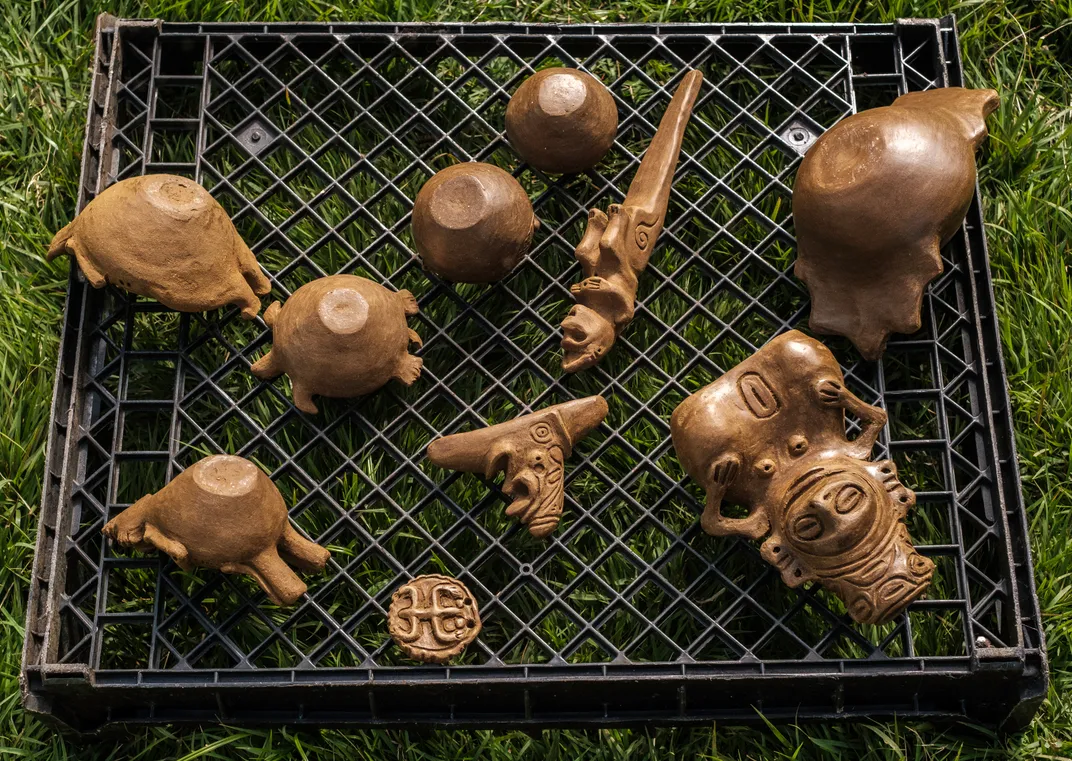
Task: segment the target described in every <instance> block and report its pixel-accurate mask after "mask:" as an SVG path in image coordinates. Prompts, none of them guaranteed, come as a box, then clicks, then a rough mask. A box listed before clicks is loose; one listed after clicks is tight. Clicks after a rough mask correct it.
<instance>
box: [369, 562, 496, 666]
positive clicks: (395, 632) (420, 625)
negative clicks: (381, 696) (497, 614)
mask: <svg viewBox="0 0 1072 761" xmlns="http://www.w3.org/2000/svg"><path fill="white" fill-rule="evenodd" d="M480 628H481V624H480V612H479V611H478V610H477V605H476V598H474V597H473V595H472V593H471V592H470V591H469V590H468V589H467V588H466V586H465V585H464V584H462V583H461V582H460V581H458V580H457V579H452V578H450V577H449V576H441V575H440V574H428V575H426V576H418V577H417V578H415V579H413V581H411V582H409V583H408V584H403V585H402V586H401V587H399V588H398V589H397V590H395V593H394V595H392V597H391V607H390V609H389V610H388V612H387V629H388V631H389V632H390V633H391V638H392V639H394V641H395V643H396V644H397V645H398V646H399V648H401V649H402V652H404V653H405V654H406V655H407V656H408V657H410V658H413V659H414V660H417V661H421V662H422V663H446V662H447V661H449V660H450V659H451V658H455V657H457V656H458V655H461V653H462V651H463V650H465V648H466V646H467V645H468V644H469V643H470V642H472V641H473V640H474V639H476V637H477V635H478V634H480Z"/></svg>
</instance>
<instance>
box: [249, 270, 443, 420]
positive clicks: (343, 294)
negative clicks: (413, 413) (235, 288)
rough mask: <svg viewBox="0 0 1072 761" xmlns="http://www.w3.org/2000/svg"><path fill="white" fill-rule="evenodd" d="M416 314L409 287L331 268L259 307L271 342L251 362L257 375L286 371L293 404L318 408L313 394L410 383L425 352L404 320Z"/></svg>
mask: <svg viewBox="0 0 1072 761" xmlns="http://www.w3.org/2000/svg"><path fill="white" fill-rule="evenodd" d="M415 314H417V300H416V299H415V298H413V294H411V293H410V292H409V291H389V290H387V289H386V288H384V287H383V286H382V285H380V284H379V283H374V282H372V281H371V280H367V279H365V278H363V277H357V276H356V275H332V276H330V277H322V278H319V279H318V280H313V281H312V282H310V283H306V284H305V285H303V286H302V287H301V288H299V289H298V290H296V291H295V292H294V294H293V295H292V296H291V297H290V298H289V299H287V303H286V304H285V305H282V306H281V305H280V303H279V302H278V301H276V302H274V303H273V304H272V305H271V306H270V307H268V309H266V310H265V312H264V321H265V322H266V323H267V324H268V326H269V327H270V328H272V333H273V345H272V350H271V351H269V352H268V353H267V354H265V355H264V356H263V357H261V358H260V359H259V360H257V361H256V362H254V363H253V366H252V367H251V368H250V369H251V370H252V371H253V374H254V375H256V376H257V377H258V378H264V379H268V378H275V377H276V376H278V375H280V374H282V373H286V374H287V375H288V376H290V383H291V386H292V388H293V393H294V406H296V407H297V408H298V409H299V410H301V411H303V412H308V413H312V414H315V413H316V412H317V408H316V405H315V404H313V399H312V397H313V394H319V395H320V396H331V397H344V398H348V397H353V396H363V395H364V394H371V393H372V392H373V391H375V390H376V389H378V388H380V387H381V386H383V385H384V384H385V383H387V381H389V380H391V379H392V378H393V379H395V380H397V381H399V382H400V383H403V384H405V385H406V386H409V385H411V384H412V383H413V382H414V381H415V380H417V378H419V377H420V374H421V364H422V360H421V359H420V358H419V357H415V356H413V355H412V354H410V353H409V345H410V344H411V343H415V344H417V345H418V346H420V345H421V338H420V336H418V335H417V333H416V332H415V331H413V330H411V329H410V328H409V326H407V325H406V317H407V316H412V315H415Z"/></svg>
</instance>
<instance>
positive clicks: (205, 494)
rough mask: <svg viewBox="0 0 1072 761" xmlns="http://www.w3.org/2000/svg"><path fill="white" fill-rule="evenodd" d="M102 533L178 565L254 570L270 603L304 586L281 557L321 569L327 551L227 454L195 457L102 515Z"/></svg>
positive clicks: (245, 465) (267, 486) (244, 464)
mask: <svg viewBox="0 0 1072 761" xmlns="http://www.w3.org/2000/svg"><path fill="white" fill-rule="evenodd" d="M103 533H104V535H105V536H107V537H108V538H109V539H111V540H112V541H113V542H117V543H118V544H121V545H125V546H133V547H135V548H136V549H138V550H142V551H150V550H154V549H155V550H160V551H161V552H163V553H166V554H167V555H170V556H171V559H172V560H174V561H175V563H176V564H177V565H178V566H179V567H180V568H182V569H183V570H184V571H188V570H190V569H191V568H193V567H194V566H199V567H202V568H216V569H218V570H220V571H223V572H224V573H244V574H247V575H249V576H252V577H253V578H254V579H256V581H257V583H258V584H260V586H261V588H262V589H263V590H264V591H265V592H266V593H267V594H268V597H269V598H270V599H271V601H272V602H274V603H275V604H276V605H292V604H294V602H295V601H296V600H297V599H298V598H299V597H301V596H302V595H303V594H305V589H306V587H305V583H304V582H303V581H302V580H301V579H299V578H298V576H297V574H295V573H294V571H292V570H291V569H290V568H289V566H287V564H286V563H284V562H283V560H284V559H285V560H286V561H287V562H289V563H290V564H292V565H294V566H297V567H298V568H300V569H302V570H304V571H319V570H322V569H323V568H324V564H325V563H327V561H328V557H330V554H331V553H329V552H328V551H327V550H325V549H324V548H323V547H321V546H320V545H318V544H315V543H313V542H310V541H309V540H308V539H306V538H304V537H303V536H301V535H300V534H299V533H298V532H297V531H295V530H294V528H293V527H292V526H291V525H290V521H289V520H288V519H287V508H286V505H284V504H283V497H282V495H281V494H280V493H279V489H277V488H276V486H275V484H274V483H272V480H271V479H270V478H268V476H266V475H265V474H264V472H263V471H262V470H261V469H260V468H258V467H257V466H256V465H254V464H253V463H251V462H250V461H249V460H246V459H244V458H242V457H235V456H232V455H213V456H212V457H206V458H205V459H203V460H200V461H198V462H196V463H194V464H193V465H191V466H190V467H189V468H187V469H186V470H184V471H183V472H182V473H180V474H179V475H177V476H176V477H175V478H174V479H173V480H172V481H171V482H170V483H169V484H168V485H167V486H165V487H164V488H163V489H161V490H160V491H158V492H157V493H156V494H147V495H146V496H144V497H142V498H141V499H139V500H138V501H137V502H135V503H134V504H133V505H131V506H130V507H128V508H127V509H126V510H124V511H123V512H121V513H120V514H119V515H117V516H116V517H115V518H112V520H110V521H108V524H107V525H106V526H105V527H104V530H103ZM280 555H282V559H281V558H280Z"/></svg>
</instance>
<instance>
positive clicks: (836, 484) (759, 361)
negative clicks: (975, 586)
mask: <svg viewBox="0 0 1072 761" xmlns="http://www.w3.org/2000/svg"><path fill="white" fill-rule="evenodd" d="M846 412H849V413H851V414H852V415H854V416H855V417H857V418H858V419H859V420H860V422H861V426H862V429H861V431H860V433H859V435H858V436H857V437H856V438H855V439H853V440H851V441H850V440H849V439H848V438H847V436H846V433H845V413H846ZM885 423H886V413H885V412H884V411H883V410H882V409H880V408H878V407H873V406H871V405H869V404H866V403H865V402H863V401H862V400H860V399H859V398H857V397H856V396H855V395H854V394H853V393H852V392H851V391H849V390H848V389H847V388H846V387H845V380H844V378H843V377H842V374H841V369H840V368H839V367H838V363H837V361H836V360H835V359H834V356H833V355H832V354H831V353H830V351H829V350H828V349H827V348H826V347H825V346H823V345H822V344H821V343H819V342H818V341H816V340H814V339H812V338H808V337H807V336H805V335H804V334H803V333H800V332H799V331H795V330H793V331H790V332H788V333H785V334H783V335H781V336H778V337H777V338H775V339H774V340H772V341H771V342H770V343H768V344H767V345H766V346H764V347H763V348H762V349H760V350H759V351H757V352H756V353H755V354H753V355H752V356H751V357H749V358H748V359H746V360H745V361H744V362H742V363H741V364H739V365H737V366H736V367H735V368H733V369H732V370H730V371H729V372H728V373H726V374H725V375H723V376H722V377H721V378H719V379H718V380H716V381H715V382H714V383H712V384H710V385H709V386H706V387H705V388H703V389H701V390H700V391H698V392H697V393H695V394H693V395H692V396H690V397H688V398H687V399H686V400H685V401H684V402H682V403H681V404H680V405H678V407H677V409H675V410H674V413H673V416H672V417H671V421H670V430H671V434H672V436H673V440H674V448H675V449H676V450H677V454H678V457H679V458H680V459H681V462H682V464H683V465H684V466H685V469H686V470H687V471H688V473H689V475H691V476H692V477H693V478H694V479H695V480H696V481H698V482H699V483H700V484H701V485H702V486H703V488H704V489H705V490H706V491H707V503H706V505H705V507H704V512H703V517H702V518H701V521H700V523H701V526H702V527H703V529H704V531H706V532H707V533H708V534H712V535H714V536H726V535H737V536H743V537H747V538H749V539H761V538H763V537H766V540H765V541H764V542H763V545H762V547H761V548H760V553H761V554H762V556H763V558H764V559H765V560H766V561H767V562H769V563H770V564H771V565H773V566H775V567H776V568H777V569H778V570H779V571H780V572H781V575H782V579H783V580H784V581H785V583H787V584H788V585H789V586H791V587H797V586H800V585H801V584H803V583H805V582H808V581H818V582H819V583H821V584H822V585H823V586H824V587H826V588H827V589H830V590H831V591H832V592H834V593H835V594H837V595H838V596H839V597H840V598H841V599H842V600H843V601H844V602H845V606H846V608H847V609H848V612H849V615H851V616H852V618H853V619H854V620H856V621H858V622H860V623H869V624H877V623H882V622H884V621H887V620H889V619H890V618H891V617H893V616H894V615H896V614H897V613H898V612H900V611H901V610H902V609H903V608H904V606H905V605H907V604H908V603H909V602H911V601H912V600H914V599H916V598H917V597H919V596H920V595H921V594H923V592H924V591H925V590H926V588H927V586H928V585H929V584H930V580H931V575H932V574H933V572H934V563H933V562H931V560H930V559H929V558H926V557H924V556H923V555H920V554H919V553H918V552H916V550H915V549H914V548H913V546H912V542H911V539H910V537H909V535H908V529H907V527H906V526H905V524H904V522H903V520H904V518H905V516H906V515H907V513H908V510H910V509H911V508H912V507H913V506H914V505H915V501H916V498H915V495H914V494H913V493H912V492H911V491H910V490H909V489H908V488H907V487H905V486H904V485H903V484H902V483H901V482H900V481H899V480H898V479H897V469H896V467H895V466H894V464H893V462H892V461H890V460H882V461H880V462H870V461H869V460H868V458H869V457H870V454H871V448H872V447H873V446H874V444H875V441H876V440H877V438H878V435H879V432H880V431H881V430H882V427H883V426H884V425H885ZM725 502H729V503H732V504H739V505H743V506H745V507H746V508H748V510H749V514H748V516H747V517H744V518H733V517H729V516H727V515H725V514H724V513H723V504H724V503H725Z"/></svg>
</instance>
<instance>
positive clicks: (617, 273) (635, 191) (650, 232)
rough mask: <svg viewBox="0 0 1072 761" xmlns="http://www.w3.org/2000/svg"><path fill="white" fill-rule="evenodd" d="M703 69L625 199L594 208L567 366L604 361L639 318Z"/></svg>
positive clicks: (687, 86) (679, 98) (567, 330)
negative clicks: (642, 285) (645, 275)
mask: <svg viewBox="0 0 1072 761" xmlns="http://www.w3.org/2000/svg"><path fill="white" fill-rule="evenodd" d="M701 82H703V74H702V73H700V72H699V71H690V72H689V73H688V74H686V75H685V78H684V79H683V80H682V82H681V84H680V85H678V88H677V91H676V92H675V93H674V97H673V98H672V99H671V100H670V105H669V107H667V109H666V113H665V114H663V118H662V120H661V121H660V122H659V129H658V131H657V132H656V133H655V137H653V138H652V140H651V145H649V146H648V150H647V152H646V153H645V154H644V158H643V159H642V160H641V162H640V168H639V169H637V173H636V176H635V177H634V178H633V182H632V184H631V185H630V186H629V192H628V193H626V195H625V201H624V203H622V204H621V205H618V204H612V205H611V206H610V207H609V208H608V209H607V213H606V214H604V213H603V212H602V211H600V210H598V209H592V210H591V211H590V212H589V213H588V229H586V230H585V232H584V236H583V237H582V238H581V242H580V243H579V244H577V249H576V251H575V252H574V253H575V256H576V257H577V261H579V262H580V263H581V270H582V271H583V272H584V280H582V281H581V282H579V283H574V284H573V286H572V287H571V288H570V291H571V292H572V293H573V296H574V298H575V299H576V300H577V305H576V306H574V307H573V309H571V310H570V313H569V315H568V316H567V317H566V319H565V320H563V321H562V334H563V337H562V349H563V351H564V354H563V357H562V369H563V370H565V371H566V372H567V373H575V372H577V371H578V370H583V369H585V368H587V367H591V366H592V365H594V364H596V363H597V362H599V360H600V359H602V358H603V356H604V355H605V354H606V353H607V351H609V350H610V347H611V346H613V345H614V342H615V340H617V338H618V336H619V335H620V334H621V332H622V329H623V328H624V327H625V326H626V325H628V324H629V323H630V322H631V321H632V320H633V313H634V310H635V308H636V292H637V276H638V275H639V274H640V273H641V272H643V271H644V268H645V267H647V266H648V259H649V258H650V257H651V252H652V249H653V248H654V247H655V239H656V238H657V237H659V233H660V232H661V231H662V229H663V222H664V220H665V219H666V207H667V204H668V203H669V201H670V185H671V183H672V182H673V179H674V169H675V168H676V167H677V158H678V154H679V153H680V152H681V141H682V139H683V138H684V137H685V127H687V126H688V123H689V117H690V116H691V115H692V104H693V103H694V102H695V101H696V96H697V95H699V93H700V83H701Z"/></svg>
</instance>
